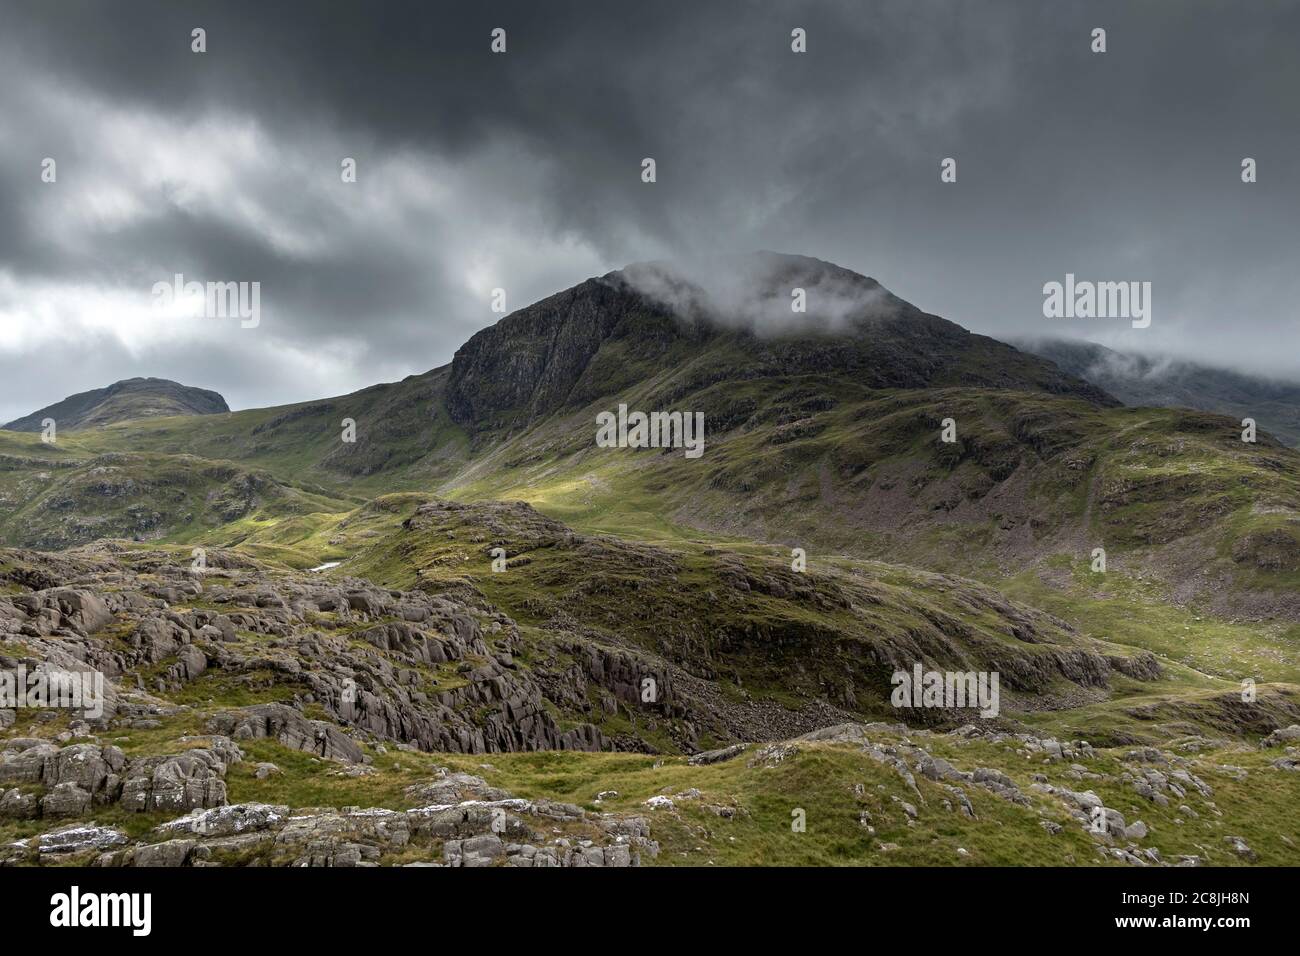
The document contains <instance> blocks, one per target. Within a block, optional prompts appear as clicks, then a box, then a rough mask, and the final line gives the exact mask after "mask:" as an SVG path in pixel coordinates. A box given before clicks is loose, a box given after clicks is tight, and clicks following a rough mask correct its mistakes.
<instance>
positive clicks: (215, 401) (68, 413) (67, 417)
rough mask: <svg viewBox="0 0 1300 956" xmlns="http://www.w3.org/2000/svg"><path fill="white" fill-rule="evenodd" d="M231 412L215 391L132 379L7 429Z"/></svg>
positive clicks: (30, 429)
mask: <svg viewBox="0 0 1300 956" xmlns="http://www.w3.org/2000/svg"><path fill="white" fill-rule="evenodd" d="M228 411H230V407H229V406H228V405H227V404H226V400H225V399H224V398H222V397H221V396H220V395H219V394H217V393H216V392H210V391H207V390H206V389H202V388H191V387H189V386H187V385H181V384H179V383H177V382H170V381H168V380H166V379H162V378H130V379H126V380H125V381H121V382H116V383H114V384H112V385H110V386H108V387H107V388H97V389H94V390H93V391H89V392H80V393H79V394H77V395H73V396H71V397H69V398H65V399H64V400H63V401H61V402H56V403H55V404H53V405H48V406H46V407H45V408H42V409H40V410H39V411H35V412H32V413H31V414H30V415H26V416H24V417H22V418H18V419H15V420H14V421H12V422H10V423H9V424H8V425H5V426H4V427H5V428H6V429H8V430H9V431H14V432H39V431H41V430H42V429H43V428H44V427H45V426H44V425H43V422H44V421H45V419H47V418H52V419H54V421H55V423H56V425H57V426H58V428H59V430H60V431H73V430H77V429H83V428H98V427H101V426H103V425H111V424H112V423H113V422H124V421H130V420H131V419H136V418H158V417H162V416H165V415H216V414H219V413H221V412H228Z"/></svg>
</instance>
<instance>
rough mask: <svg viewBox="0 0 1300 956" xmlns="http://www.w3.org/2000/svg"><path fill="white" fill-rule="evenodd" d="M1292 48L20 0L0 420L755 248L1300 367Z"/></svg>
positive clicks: (700, 17)
mask: <svg viewBox="0 0 1300 956" xmlns="http://www.w3.org/2000/svg"><path fill="white" fill-rule="evenodd" d="M1175 14H1176V15H1175ZM196 26H202V27H203V28H204V29H206V31H207V42H208V52H207V53H206V54H203V55H196V54H194V53H191V52H190V40H189V36H190V30H191V29H192V28H193V27H196ZM498 26H501V27H504V28H506V30H507V31H508V38H509V41H508V42H509V52H508V53H507V54H506V55H504V56H496V55H493V54H492V53H491V52H490V51H489V33H490V31H491V30H492V29H493V28H494V27H498ZM795 26H799V27H803V28H805V29H806V30H807V31H808V48H809V52H808V53H807V54H804V55H794V54H792V53H791V52H790V48H789V43H790V30H791V29H792V28H793V27H795ZM1094 26H1101V27H1105V28H1106V29H1107V31H1108V46H1109V50H1108V52H1107V53H1105V54H1103V55H1095V54H1093V53H1091V52H1090V50H1089V31H1090V30H1091V28H1093V27H1094ZM1297 37H1300V7H1298V6H1297V5H1295V4H1280V3H1279V4H1265V5H1258V6H1255V7H1252V8H1251V12H1250V15H1249V16H1245V15H1243V14H1242V12H1241V10H1240V8H1239V7H1237V6H1234V5H1233V4H1230V3H1219V4H1210V3H1186V4H1179V5H1178V7H1177V9H1176V11H1175V10H1174V9H1173V8H1171V7H1169V6H1165V5H1159V4H1145V5H1133V4H1120V3H1113V4H1107V3H1087V4H1085V3H1053V4H1038V3H1029V2H1025V3H1014V2H1002V3H978V4H974V3H937V2H934V3H927V2H915V0H906V2H904V0H897V2H888V3H873V4H863V3H856V2H843V3H808V4H797V3H794V4H791V3H780V4H778V3H775V2H772V3H749V2H721V3H710V4H702V3H678V2H670V3H654V4H633V3H630V2H616V3H601V4H596V3H555V2H548V3H518V4H497V3H494V4H482V3H468V2H467V3H434V2H418V3H417V2H412V3H395V2H377V3H359V2H358V3H345V2H338V3H318V2H310V3H309V2H303V3H274V4H272V3H263V2H259V3H243V2H236V3H232V2H220V3H187V4H182V3H175V2H132V3H118V4H107V3H100V2H84V3H73V2H60V0H55V2H49V0H43V2H27V0H18V2H13V0H10V2H9V3H7V4H6V5H5V8H4V11H3V13H0V322H3V323H6V324H7V325H8V326H9V328H8V329H5V328H3V327H0V363H3V364H0V368H9V369H12V368H13V367H14V366H15V365H16V364H21V363H22V362H24V361H26V360H27V359H29V358H30V357H31V354H32V350H39V349H45V350H47V351H48V350H49V349H57V350H58V352H59V354H60V355H62V356H64V358H65V359H66V361H65V362H63V363H61V364H60V365H59V368H63V369H67V370H68V371H67V372H66V373H61V372H54V373H52V374H50V375H47V376H45V377H44V378H43V379H40V380H38V381H37V380H34V381H32V382H31V383H30V387H32V388H35V389H36V390H37V392H39V394H32V393H28V392H27V390H26V389H27V387H28V386H24V387H23V392H22V393H21V394H15V393H14V390H13V386H14V384H15V381H14V379H12V378H10V379H8V383H9V384H7V386H6V389H5V390H4V394H0V418H4V417H12V415H16V414H20V413H22V412H24V411H27V410H30V408H31V407H36V406H37V405H39V404H43V403H45V402H47V401H52V400H55V399H57V398H60V397H62V395H63V394H66V393H67V392H71V391H77V390H82V389H84V388H89V387H92V386H98V385H102V384H105V383H106V382H107V381H109V380H111V379H114V378H121V377H125V376H126V375H128V374H155V375H163V376H168V377H173V378H184V376H185V375H191V374H192V375H193V376H194V378H195V384H204V385H207V386H208V387H213V388H217V389H219V390H222V391H223V392H225V393H227V396H228V398H229V399H230V400H231V402H232V405H235V406H237V407H238V406H242V405H249V404H259V403H264V402H271V401H286V400H294V399H306V398H310V397H313V396H318V395H323V394H329V393H334V392H338V391H340V390H343V389H345V388H350V387H354V386H356V385H359V384H364V383H366V382H368V381H373V380H377V379H379V378H383V377H390V378H391V377H394V376H396V375H400V374H404V373H406V372H414V371H420V370H423V369H425V368H428V367H432V366H434V365H437V364H440V363H442V362H444V361H446V360H447V359H448V358H449V357H450V355H451V353H452V352H453V351H454V349H455V348H456V347H457V346H458V345H459V344H460V343H461V342H462V341H463V340H464V339H465V338H466V337H467V336H468V335H469V334H470V333H471V332H473V331H474V330H475V329H476V328H478V327H480V326H482V325H485V324H487V323H489V322H491V321H493V320H494V319H495V318H496V316H494V315H493V314H492V313H491V312H489V311H488V309H487V296H488V293H489V291H490V289H491V288H493V287H495V286H503V287H505V288H506V289H507V291H508V295H509V306H510V308H512V309H513V308H517V307H520V306H522V305H524V304H527V302H528V301H530V300H532V299H535V298H538V297H541V296H542V295H545V294H547V293H549V292H552V291H555V290H556V289H559V288H562V287H564V286H567V285H570V284H573V283H574V282H577V281H580V280H581V279H583V278H585V277H586V276H588V275H591V274H598V273H600V272H604V271H607V270H608V269H611V268H617V267H620V266H622V265H623V264H625V263H627V262H629V261H632V260H644V259H654V258H663V257H676V258H689V257H692V256H697V255H700V254H702V253H705V252H708V253H714V252H742V251H746V250H751V249H758V248H772V249H779V250H783V251H787V252H795V253H803V254H808V255H813V256H818V257H820V258H824V259H828V260H831V261H834V262H837V263H839V264H841V265H844V266H846V267H849V268H852V269H856V270H858V271H860V272H863V273H866V274H869V275H872V276H874V277H875V278H876V279H878V280H879V281H880V282H882V283H883V284H884V285H885V286H886V287H887V288H889V289H891V290H892V291H894V292H895V293H897V294H899V295H901V296H903V297H904V298H907V299H909V300H910V301H912V302H914V303H915V304H917V305H918V306H920V307H921V308H923V309H925V310H927V311H931V312H936V313H939V314H941V315H945V316H947V317H949V318H952V319H954V320H955V321H958V322H961V323H962V324H964V325H966V326H968V327H970V328H974V329H977V330H979V331H986V332H989V333H991V334H1005V335H1012V334H1017V333H1030V334H1039V335H1041V334H1065V335H1077V336H1083V337H1088V338H1092V339H1094V340H1099V341H1104V342H1106V343H1107V344H1109V345H1112V346H1114V347H1120V348H1125V349H1139V350H1141V349H1156V350H1172V351H1176V352H1182V353H1184V354H1190V355H1192V356H1193V357H1199V358H1201V359H1203V360H1209V359H1217V360H1221V361H1230V362H1232V363H1234V364H1236V365H1239V366H1242V367H1249V368H1255V369H1260V370H1265V371H1271V372H1277V373H1291V374H1300V356H1297V353H1296V352H1295V350H1294V349H1290V350H1279V349H1278V348H1277V347H1276V343H1277V341H1278V340H1279V339H1280V338H1282V339H1286V340H1288V341H1294V336H1295V333H1296V332H1297V331H1300V330H1298V329H1297V319H1296V312H1295V306H1294V303H1295V302H1296V301H1297V300H1298V299H1300V281H1298V280H1297V277H1296V271H1295V270H1294V268H1293V266H1292V260H1293V258H1294V252H1295V242H1294V238H1293V237H1294V225H1293V222H1292V219H1293V215H1294V210H1295V209H1296V208H1297V207H1300V203H1298V202H1297V200H1300V187H1297V185H1296V183H1297V177H1298V176H1300V132H1298V131H1297V128H1296V125H1295V123H1294V122H1293V117H1294V113H1295V108H1296V102H1295V100H1296V96H1297V90H1300V67H1298V66H1297V60H1296V58H1295V57H1294V55H1293V50H1294V44H1295V41H1296V39H1297ZM44 156H54V157H56V158H57V159H58V161H59V181H58V183H57V184H55V185H48V184H42V183H41V182H40V180H39V163H40V160H41V158H42V157H44ZM343 156H352V157H355V158H356V159H357V161H358V167H359V180H360V181H359V182H358V183H357V184H355V185H343V184H341V183H340V182H339V175H338V173H339V166H338V164H339V160H340V159H341V158H342V157H343ZM645 156H653V157H654V158H655V159H656V161H657V163H658V182H657V183H655V184H654V185H653V186H647V185H644V184H642V183H641V182H640V179H639V173H640V167H639V164H640V160H641V158H642V157H645ZM946 156H952V157H955V158H956V159H957V161H958V182H957V183H956V184H952V185H945V184H941V183H940V182H939V177H938V172H939V161H940V160H941V159H942V158H943V157H946ZM1243 156H1254V157H1256V158H1257V159H1258V160H1259V163H1260V182H1259V183H1257V184H1255V185H1251V186H1245V185H1243V184H1242V183H1241V182H1240V179H1239V164H1240V161H1241V158H1242V157H1243ZM176 271H181V272H184V273H185V274H186V276H187V278H195V279H200V280H205V279H212V280H222V281H224V280H242V281H259V282H261V283H262V289H263V302H264V312H265V319H264V322H263V324H262V326H261V327H259V329H257V330H255V331H254V330H241V332H240V333H237V332H235V331H233V330H224V329H217V330H214V329H213V328H211V327H202V328H201V329H199V328H198V327H189V326H180V327H172V326H168V327H163V326H159V325H158V324H157V323H152V324H151V322H150V321H149V320H147V319H142V318H139V317H138V316H137V315H136V314H135V313H134V312H132V311H131V310H132V309H133V308H134V306H133V305H132V304H131V302H132V301H133V299H132V297H133V296H134V297H135V298H137V299H138V298H139V297H141V296H143V295H145V294H146V293H147V290H148V289H149V288H150V287H151V285H152V284H153V282H155V281H158V280H160V279H166V278H169V277H170V276H171V274H172V273H173V272H176ZM1067 272H1073V273H1075V274H1076V275H1078V276H1080V277H1081V278H1094V279H1136V280H1148V281H1151V282H1152V284H1153V295H1154V318H1153V323H1152V327H1151V328H1150V329H1147V330H1132V329H1129V328H1128V327H1127V324H1126V323H1112V324H1109V325H1107V324H1105V323H1100V322H1096V321H1094V322H1092V323H1089V322H1087V321H1085V320H1079V321H1075V322H1069V321H1066V320H1058V321H1056V322H1052V321H1049V320H1047V319H1044V318H1043V316H1042V286H1043V284H1044V283H1045V282H1050V281H1054V280H1061V279H1062V278H1063V277H1064V275H1065V273H1067ZM101 295H102V297H103V299H102V301H101V300H100V298H99V296H101ZM114 309H119V310H121V311H120V317H119V312H115V311H113V310H114ZM60 330H65V331H66V334H63V335H60ZM93 342H101V343H102V342H111V343H114V344H113V347H98V348H96V349H95V350H94V351H93V352H91V351H88V349H89V348H90V345H89V343H93ZM74 353H75V354H74ZM83 353H84V354H83ZM248 369H259V370H263V369H265V370H274V371H268V373H267V374H260V375H253V376H249V375H247V374H246V371H247V370H248ZM73 370H75V374H74V372H73ZM7 413H11V414H7Z"/></svg>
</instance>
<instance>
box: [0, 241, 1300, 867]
mask: <svg viewBox="0 0 1300 956" xmlns="http://www.w3.org/2000/svg"><path fill="white" fill-rule="evenodd" d="M801 296H802V299H801ZM800 302H804V303H806V304H807V310H806V311H805V312H799V311H796V310H795V309H793V308H792V304H795V303H800ZM619 405H627V406H628V407H629V408H631V409H634V410H642V411H646V412H653V411H661V412H668V411H678V412H683V413H691V414H693V413H697V412H698V413H700V414H702V415H703V416H704V422H705V429H704V436H703V437H704V445H703V449H702V454H701V455H699V456H698V457H694V458H692V457H688V456H687V455H686V454H684V451H683V449H681V448H634V447H603V446H602V445H600V444H598V443H597V441H596V440H595V439H596V425H597V421H598V416H599V415H600V414H601V413H602V412H608V411H611V410H613V409H616V408H617V407H618V406H619ZM348 418H350V419H354V420H355V423H356V434H355V439H356V440H355V441H345V440H344V437H343V436H344V431H343V429H342V422H343V420H344V419H348ZM948 439H951V440H948ZM0 545H8V546H9V547H0V647H2V648H3V653H4V655H6V656H5V658H4V660H5V661H21V662H22V663H24V664H26V665H28V666H29V668H30V667H35V666H38V665H42V664H43V665H45V666H48V667H58V668H61V669H81V668H84V667H87V666H89V667H93V668H95V669H96V670H99V671H100V672H102V673H104V674H105V675H106V684H107V685H108V690H109V697H110V700H109V702H108V703H109V704H110V705H111V706H110V707H109V708H108V712H107V713H106V714H105V715H103V716H101V717H92V716H89V715H88V717H87V719H86V720H84V721H82V720H77V719H74V717H73V715H69V714H68V713H66V712H61V713H58V714H54V715H53V716H52V717H51V718H49V719H46V718H44V717H42V718H41V719H35V718H33V717H31V715H28V714H25V713H22V712H21V711H13V710H9V711H6V710H3V709H0V744H2V745H0V791H3V792H2V793H0V865H2V864H4V863H27V862H32V861H34V860H37V859H46V860H47V861H52V860H68V859H76V860H80V859H91V858H94V859H97V860H99V862H101V863H103V864H105V865H107V864H112V865H132V864H137V865H140V864H146V863H152V862H159V861H164V862H171V863H173V864H176V865H179V864H180V863H184V862H187V861H195V860H197V861H208V862H216V863H221V864H224V865H240V864H263V865H265V864H291V863H296V864H300V865H320V864H333V865H343V864H346V863H348V862H352V863H355V862H358V861H361V860H365V861H374V862H381V863H399V862H415V861H420V862H423V861H427V860H441V861H444V862H448V863H451V864H453V865H460V864H464V865H482V864H483V863H485V862H486V863H490V862H492V861H493V860H496V861H499V862H506V863H510V864H512V865H513V864H520V865H524V864H523V861H524V860H530V861H531V860H534V859H537V860H546V861H549V862H552V863H554V864H555V865H581V864H583V863H586V862H600V863H601V864H602V865H627V864H628V863H630V862H637V861H639V862H643V863H651V862H654V863H660V864H679V863H703V862H707V861H710V860H712V861H714V862H748V863H752V862H761V861H763V860H779V861H781V862H786V863H789V862H809V863H828V862H834V863H859V864H860V863H871V862H909V863H929V864H944V863H951V862H952V861H953V860H954V859H956V858H957V852H958V850H957V848H958V847H959V846H960V848H961V850H962V853H963V854H964V856H963V857H962V859H967V858H969V861H970V862H977V863H990V864H991V863H1015V862H1025V861H1033V862H1041V863H1054V864H1075V865H1077V864H1092V863H1097V862H1104V863H1110V864H1129V865H1136V863H1139V862H1144V863H1150V864H1161V863H1165V862H1178V861H1182V862H1204V863H1212V864H1231V863H1241V862H1245V861H1248V860H1250V859H1256V858H1257V859H1258V860H1260V861H1264V862H1270V863H1290V864H1294V863H1296V862H1300V855H1297V850H1296V848H1295V846H1294V845H1293V843H1292V842H1291V841H1290V839H1289V837H1288V836H1287V833H1288V831H1287V830H1286V827H1287V825H1288V823H1289V822H1290V818H1289V817H1288V816H1287V815H1286V808H1287V807H1289V806H1292V805H1294V802H1295V800H1296V799H1298V798H1300V773H1296V770H1297V768H1300V761H1297V760H1296V759H1295V756H1296V755H1295V754H1294V753H1293V752H1292V751H1293V750H1294V742H1295V741H1296V740H1300V705H1298V704H1297V702H1296V701H1297V699H1300V659H1298V658H1297V654H1296V650H1297V647H1298V646H1300V453H1297V452H1296V451H1295V450H1293V449H1290V448H1287V447H1285V446H1283V445H1281V444H1280V443H1279V442H1277V441H1275V440H1274V439H1273V438H1271V437H1270V436H1268V435H1267V434H1261V436H1260V439H1259V441H1257V442H1255V443H1246V442H1243V441H1241V439H1240V426H1239V424H1238V421H1237V420H1234V419H1233V418H1231V417H1225V416H1223V415H1218V414H1214V413H1211V412H1205V411H1197V410H1191V409H1187V408H1181V407H1180V408H1149V407H1127V406H1124V405H1122V404H1121V403H1120V401H1119V399H1118V398H1116V397H1113V396H1112V395H1111V394H1110V393H1109V392H1108V391H1107V390H1104V389H1102V388H1100V387H1098V386H1097V385H1095V384H1089V383H1087V382H1085V381H1083V380H1082V379H1080V378H1079V377H1077V376H1075V375H1073V374H1071V373H1070V372H1069V371H1068V370H1063V369H1062V368H1060V367H1058V366H1057V365H1056V364H1054V363H1053V362H1052V361H1049V360H1048V359H1045V358H1042V357H1039V356H1035V355H1032V354H1029V353H1027V352H1025V351H1021V350H1018V349H1016V348H1014V347H1012V346H1009V345H1005V344H1003V343H1000V342H996V341H994V340H992V339H988V338H986V337H983V336H978V335H972V334H971V333H969V332H967V331H966V330H964V329H962V328H961V327H960V326H958V325H956V324H954V323H952V322H949V321H947V320H945V319H942V318H940V317H938V316H933V315H930V314H928V313H925V312H923V311H921V310H919V309H917V308H915V307H914V306H911V305H909V304H908V303H906V302H903V301H902V300H900V299H898V298H896V297H894V296H892V295H891V294H890V293H889V292H888V291H887V290H885V289H884V288H883V287H882V286H881V285H880V284H879V283H877V282H875V281H874V280H872V279H869V278H867V277H865V276H862V275H859V274H857V273H854V272H851V271H849V270H845V269H841V268H839V267H837V266H834V265H832V264H830V263H825V262H820V261H818V260H815V259H807V258H803V257H791V256H778V255H775V254H772V253H764V254H760V255H758V256H751V257H743V258H733V259H726V260H713V261H701V262H699V263H691V264H688V265H687V266H681V265H669V264H663V263H654V264H646V265H639V266H631V267H628V268H627V269H624V270H620V271H618V272H613V273H610V274H608V275H605V276H602V277H598V278H593V279H589V280H588V281H586V282H584V283H581V284H580V285H578V286H575V287H574V288H572V289H569V290H567V291H565V292H561V293H558V294H557V295H554V296H551V297H548V298H547V299H544V300H542V301H541V302H538V303H535V304H533V305H530V306H528V307H526V308H524V309H522V310H520V311H518V312H515V313H513V314H511V315H508V316H506V317H504V318H503V319H502V320H501V321H500V322H498V323H497V324H496V325H495V326H493V327H492V328H490V329H485V330H483V331H482V332H480V333H478V334H477V335H475V336H473V337H472V338H471V339H470V340H469V341H468V342H467V343H466V344H465V345H464V346H463V347H462V348H461V349H460V350H459V351H458V352H457V353H456V355H455V357H454V359H453V360H452V362H451V363H450V364H448V365H446V366H443V367H441V368H437V369H433V370H431V371H429V372H425V373H423V374H420V375H414V376H411V377H409V378H407V379H405V380H403V381H401V382H395V383H390V384H383V385H375V386H372V387H370V388H367V389H363V390H361V391H359V392H355V393H353V394H350V395H344V396H337V397H332V398H322V399H319V400H315V401H309V402H303V403H299V404H295V405H291V406H284V407H278V408H265V409H248V410H244V411H240V412H234V413H230V414H224V415H212V414H207V415H189V416H179V417H166V418H153V419H135V420H128V421H119V422H114V423H111V424H107V425H104V426H103V427H99V428H86V429H81V430H72V431H70V432H68V433H67V434H66V435H65V434H64V433H63V431H62V430H61V431H60V435H59V440H58V441H57V442H56V443H54V444H46V443H44V442H42V441H41V439H40V437H39V436H38V435H34V434H25V433H21V432H13V431H9V432H0ZM199 558H202V565H201V566H200V567H199V568H198V569H197V570H196V567H195V562H196V561H198V560H199ZM916 667H924V668H925V669H927V670H931V669H938V671H939V672H940V673H949V674H953V673H956V674H967V673H968V674H972V675H974V674H984V675H986V676H987V675H990V674H996V675H998V676H999V679H1000V681H1001V684H1000V686H1001V691H1000V694H1001V697H1000V705H999V706H998V707H997V708H994V709H995V710H997V711H998V712H997V713H996V714H990V715H988V716H987V717H986V716H980V715H977V714H975V713H973V712H972V711H971V710H970V709H969V708H962V707H960V706H935V707H930V708H918V709H912V708H908V709H902V708H900V706H899V705H898V703H897V701H896V700H895V698H894V695H893V693H892V691H893V688H894V684H895V677H896V675H897V674H898V673H899V672H902V673H911V672H913V671H914V668H916ZM1247 678H1249V679H1250V680H1252V681H1254V682H1255V683H1254V690H1255V692H1256V693H1255V694H1254V695H1252V696H1250V697H1249V698H1248V697H1247V695H1246V694H1244V693H1243V690H1242V686H1243V684H1242V682H1243V681H1244V680H1245V679H1247ZM110 739H111V741H112V743H111V745H110V744H109V743H108V741H109V740H110ZM1288 747H1289V748H1290V749H1287V748H1288ZM539 751H540V752H539ZM597 751H599V753H598V752H597ZM487 753H490V754H492V757H491V760H490V762H485V761H484V758H483V756H482V755H483V754H487ZM68 768H80V769H77V770H76V773H75V774H74V773H73V771H72V770H69V769H68ZM11 784H12V785H13V786H10V785H11ZM1081 791H1083V792H1081ZM792 800H797V805H798V806H800V807H803V808H805V809H806V810H807V812H808V815H809V818H810V819H811V820H814V821H816V822H815V825H814V826H811V827H809V830H808V834H806V835H805V836H807V839H806V840H803V841H802V842H798V843H796V844H793V845H792V844H791V842H790V840H789V836H790V833H791V830H790V807H791V806H792V802H791V801H792ZM1098 803H1101V804H1103V805H1104V808H1105V825H1106V829H1105V832H1104V833H1102V832H1098V831H1096V830H1095V829H1093V828H1092V826H1091V825H1092V823H1093V822H1094V814H1093V813H1092V808H1093V807H1095V806H1096V805H1097V804H1098ZM483 804H492V805H493V806H499V807H501V808H502V809H504V810H506V811H507V814H506V819H505V821H504V824H502V823H501V821H497V820H496V819H495V817H493V818H489V816H488V815H487V810H486V808H485V807H484V806H483ZM332 806H333V807H346V808H358V807H360V808H363V809H360V810H357V809H347V810H342V811H338V810H331V809H328V808H329V807H332ZM909 808H910V809H909ZM187 810H188V811H193V813H194V814H196V816H191V817H179V814H180V813H181V812H184V811H187ZM92 819H93V820H95V821H97V823H96V824H95V825H91V824H90V823H89V822H88V821H90V820H92ZM1139 819H1140V821H1141V826H1138V821H1139ZM60 821H65V822H69V823H72V822H76V823H79V824H84V825H82V826H78V827H77V828H75V829H71V830H68V831H67V833H66V834H64V832H63V831H62V830H58V829H55V828H56V827H58V826H59V822H60ZM502 825H504V827H505V830H504V832H503V833H500V834H499V833H498V830H499V829H500V826H502ZM177 833H179V834H182V837H180V838H174V839H173V838H171V837H172V836H173V835H174V834H177ZM232 834H233V835H234V836H233V837H232ZM1228 834H1233V836H1228ZM1284 837H1285V839H1284ZM507 838H508V839H507ZM1247 841H1249V843H1247ZM1243 847H1244V849H1243ZM525 854H531V855H525Z"/></svg>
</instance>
